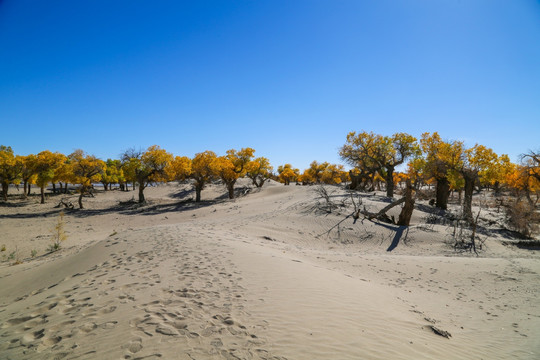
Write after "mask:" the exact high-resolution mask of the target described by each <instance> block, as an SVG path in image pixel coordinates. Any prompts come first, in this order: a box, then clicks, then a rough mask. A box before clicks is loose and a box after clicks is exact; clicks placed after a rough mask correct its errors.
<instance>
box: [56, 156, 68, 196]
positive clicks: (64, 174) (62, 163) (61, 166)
mask: <svg viewBox="0 0 540 360" xmlns="http://www.w3.org/2000/svg"><path fill="white" fill-rule="evenodd" d="M57 156H58V159H57V161H58V167H57V168H56V169H55V170H54V176H53V178H52V179H51V184H52V189H53V193H54V194H56V191H57V190H56V183H59V185H60V190H62V187H63V185H62V183H64V184H65V185H66V190H67V184H68V183H69V181H70V179H71V175H72V174H71V171H72V170H71V165H70V164H69V159H68V157H67V156H66V155H64V154H60V153H58V155H57ZM60 192H62V191H60Z"/></svg>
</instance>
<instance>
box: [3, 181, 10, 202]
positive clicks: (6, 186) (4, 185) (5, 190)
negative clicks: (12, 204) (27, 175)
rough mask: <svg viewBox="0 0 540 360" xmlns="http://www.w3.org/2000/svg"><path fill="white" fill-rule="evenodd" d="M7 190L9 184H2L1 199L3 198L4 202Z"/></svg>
mask: <svg viewBox="0 0 540 360" xmlns="http://www.w3.org/2000/svg"><path fill="white" fill-rule="evenodd" d="M8 189H9V183H7V182H2V197H3V198H4V201H7V195H8Z"/></svg>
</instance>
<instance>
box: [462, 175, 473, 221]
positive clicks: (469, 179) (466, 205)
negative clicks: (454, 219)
mask: <svg viewBox="0 0 540 360" xmlns="http://www.w3.org/2000/svg"><path fill="white" fill-rule="evenodd" d="M462 175H463V179H465V196H464V197H463V217H464V218H465V219H466V220H467V221H469V222H472V220H473V214H472V197H473V191H474V180H475V178H476V176H475V174H472V173H469V172H462Z"/></svg>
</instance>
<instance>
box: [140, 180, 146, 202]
mask: <svg viewBox="0 0 540 360" xmlns="http://www.w3.org/2000/svg"><path fill="white" fill-rule="evenodd" d="M144 187H145V186H144V182H142V183H139V203H141V204H142V203H144V202H145V201H146V199H145V198H144Z"/></svg>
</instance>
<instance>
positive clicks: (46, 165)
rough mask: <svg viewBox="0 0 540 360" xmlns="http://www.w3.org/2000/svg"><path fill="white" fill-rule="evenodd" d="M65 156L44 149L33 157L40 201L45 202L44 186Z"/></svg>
mask: <svg viewBox="0 0 540 360" xmlns="http://www.w3.org/2000/svg"><path fill="white" fill-rule="evenodd" d="M64 159H65V156H64V155H63V154H60V153H58V152H56V153H53V152H51V151H49V150H44V151H42V152H40V153H39V154H37V157H36V159H35V161H36V162H35V168H34V170H35V173H36V175H37V178H36V185H37V186H39V189H40V193H41V203H42V204H45V187H46V186H47V184H49V182H51V181H52V180H53V179H54V175H55V172H56V171H57V170H58V168H59V167H60V166H62V164H63V162H64Z"/></svg>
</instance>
